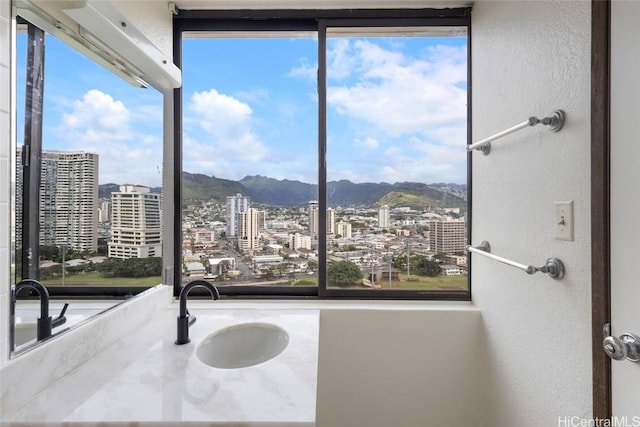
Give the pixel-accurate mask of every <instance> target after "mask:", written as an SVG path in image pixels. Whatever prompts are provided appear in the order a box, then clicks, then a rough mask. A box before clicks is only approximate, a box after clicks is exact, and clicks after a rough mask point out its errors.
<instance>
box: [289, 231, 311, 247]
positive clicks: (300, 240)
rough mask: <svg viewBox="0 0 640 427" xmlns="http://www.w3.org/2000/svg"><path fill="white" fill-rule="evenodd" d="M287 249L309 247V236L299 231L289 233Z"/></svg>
mask: <svg viewBox="0 0 640 427" xmlns="http://www.w3.org/2000/svg"><path fill="white" fill-rule="evenodd" d="M289 249H294V250H297V249H309V250H310V249H311V237H310V236H305V235H304V234H300V233H291V234H289Z"/></svg>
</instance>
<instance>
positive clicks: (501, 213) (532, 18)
mask: <svg viewBox="0 0 640 427" xmlns="http://www.w3.org/2000/svg"><path fill="white" fill-rule="evenodd" d="M590 11H591V7H590V2H589V1H480V2H477V3H476V4H475V6H474V8H473V15H472V17H473V18H472V19H473V20H472V23H473V28H472V31H473V34H472V40H473V45H472V49H473V139H474V140H479V139H481V138H484V137H487V136H490V135H492V134H494V133H497V132H498V131H501V130H503V129H506V128H508V127H510V126H513V125H515V124H517V123H520V122H522V121H524V120H526V118H527V117H529V116H532V115H535V116H539V117H542V116H544V115H546V114H548V113H550V112H552V111H553V110H555V109H563V110H564V111H565V112H566V114H567V122H566V124H565V127H564V129H562V130H561V131H560V132H559V133H551V132H550V131H548V130H547V128H546V127H544V126H542V125H539V126H536V127H534V128H527V129H525V130H522V131H520V132H518V133H516V134H513V135H511V136H508V137H505V138H504V139H502V140H500V141H501V142H500V143H496V144H494V147H493V150H492V153H491V154H490V155H489V156H483V155H482V154H480V153H474V154H473V232H472V233H473V236H472V243H473V244H474V245H477V244H479V243H480V242H481V241H482V240H488V241H489V242H490V243H491V250H492V252H493V253H495V254H497V255H501V256H505V257H507V258H511V259H513V260H516V261H519V262H522V263H535V264H542V263H543V262H544V260H545V259H547V258H548V257H558V258H560V259H561V260H562V261H564V263H565V266H566V276H565V278H564V279H563V280H560V281H556V280H553V279H551V278H549V277H548V276H546V275H543V274H541V273H538V274H535V275H533V276H527V275H526V274H525V273H523V272H522V271H519V270H516V269H514V268H511V267H508V266H505V265H502V264H499V263H496V262H494V261H491V260H488V259H486V258H480V257H478V256H475V257H473V260H472V262H473V267H472V268H473V270H472V271H473V273H472V274H473V276H472V284H473V285H472V286H473V301H474V303H475V304H476V305H477V306H478V307H479V308H480V310H481V311H482V315H483V319H484V324H485V328H486V330H485V333H486V336H487V347H488V352H489V360H490V366H489V370H488V373H489V384H488V388H487V390H488V391H490V393H489V395H490V396H491V397H492V399H493V403H492V404H490V405H489V408H493V410H489V411H487V425H490V426H494V427H500V426H504V427H507V426H509V427H511V426H518V427H527V426H532V427H534V426H535V427H538V426H552V425H557V423H558V417H559V416H583V417H587V416H590V414H591V356H590V355H591V326H590V325H591V304H590V298H591V293H590V283H591V280H590V270H591V263H590V258H591V255H590V189H589V187H590V167H589V165H590V163H589V162H590V160H589V159H590V154H589V153H590V71H589V70H590V24H591V20H590ZM557 200H573V201H574V202H575V241H572V242H566V241H560V240H555V239H554V234H553V224H554V222H553V202H554V201H557Z"/></svg>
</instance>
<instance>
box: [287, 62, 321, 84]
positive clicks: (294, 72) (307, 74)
mask: <svg viewBox="0 0 640 427" xmlns="http://www.w3.org/2000/svg"><path fill="white" fill-rule="evenodd" d="M299 62H300V64H299V65H298V66H297V67H294V68H292V69H291V70H289V77H301V78H304V79H309V80H316V79H317V75H318V65H317V64H309V60H308V59H307V58H300V59H299Z"/></svg>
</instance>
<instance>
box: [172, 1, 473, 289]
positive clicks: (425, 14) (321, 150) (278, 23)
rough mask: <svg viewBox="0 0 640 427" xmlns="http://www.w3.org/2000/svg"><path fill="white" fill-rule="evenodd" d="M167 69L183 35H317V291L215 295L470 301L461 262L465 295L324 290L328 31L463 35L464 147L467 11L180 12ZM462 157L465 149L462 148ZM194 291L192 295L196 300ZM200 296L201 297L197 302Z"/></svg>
mask: <svg viewBox="0 0 640 427" xmlns="http://www.w3.org/2000/svg"><path fill="white" fill-rule="evenodd" d="M173 24H174V27H173V28H174V31H173V34H174V39H173V53H174V63H175V64H176V65H177V66H178V68H180V69H182V67H183V59H182V43H183V39H184V37H183V34H184V33H197V32H200V33H203V34H204V33H207V32H220V31H225V32H229V33H233V32H243V33H246V32H256V33H259V32H279V33H283V34H284V33H286V32H303V31H313V32H315V33H316V34H317V35H318V57H317V59H318V141H317V146H318V205H319V206H318V207H319V209H318V210H319V213H318V216H319V217H318V235H319V239H318V286H317V287H299V288H298V287H291V286H249V285H234V286H229V287H220V288H219V291H220V294H221V295H224V296H226V297H245V298H254V299H259V298H283V297H286V298H326V299H360V300H455V301H469V300H471V260H470V259H469V258H470V257H467V260H468V261H467V266H468V275H467V289H466V290H438V291H432V290H418V289H407V290H399V289H391V290H387V289H385V290H376V289H372V290H368V289H342V288H329V287H328V286H327V282H326V274H327V253H326V249H327V240H326V215H327V207H328V205H327V169H326V150H327V141H326V136H327V129H326V124H327V123H326V107H327V100H326V95H327V82H326V35H327V28H338V27H350V28H355V27H363V28H365V27H403V26H404V27H425V26H434V27H447V26H449V27H465V28H466V30H467V145H468V144H469V143H470V141H471V87H472V86H471V8H453V9H361V10H357V9H353V10H347V9H345V10H179V11H178V13H177V15H175V16H174V18H173ZM182 96H183V90H182V88H177V89H174V91H173V101H174V118H173V119H174V122H173V125H174V126H173V128H174V135H173V137H174V153H173V155H174V171H173V172H174V176H173V186H174V206H173V208H174V212H173V215H174V218H175V224H174V227H173V232H174V235H173V241H174V245H173V251H174V252H173V255H174V260H175V263H174V264H175V265H176V266H177V265H179V264H181V260H182V172H183V171H182V158H183V157H182V113H183V105H182V101H183V99H182ZM461 149H464V147H461ZM471 161H472V156H471V153H467V242H468V241H470V236H471V209H470V208H471ZM174 270H175V274H174V275H173V276H174V277H173V290H174V296H176V297H177V296H178V295H179V293H180V290H181V288H182V275H181V274H180V273H179V271H178V269H176V268H174ZM196 291H197V288H196V289H194V290H193V293H194V294H196V293H197V292H196ZM204 294H205V293H203V295H204Z"/></svg>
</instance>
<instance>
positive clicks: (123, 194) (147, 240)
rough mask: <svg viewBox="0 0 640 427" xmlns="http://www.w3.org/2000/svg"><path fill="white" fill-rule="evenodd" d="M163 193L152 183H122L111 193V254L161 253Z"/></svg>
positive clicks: (116, 256) (137, 256) (146, 255)
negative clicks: (144, 184)
mask: <svg viewBox="0 0 640 427" xmlns="http://www.w3.org/2000/svg"><path fill="white" fill-rule="evenodd" d="M160 198H161V197H160V194H157V193H151V192H150V189H149V187H144V186H138V185H121V186H120V191H118V192H114V193H111V241H110V242H109V243H108V246H109V257H110V258H121V259H127V258H148V257H159V256H162V216H161V209H160V206H161V200H160Z"/></svg>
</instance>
